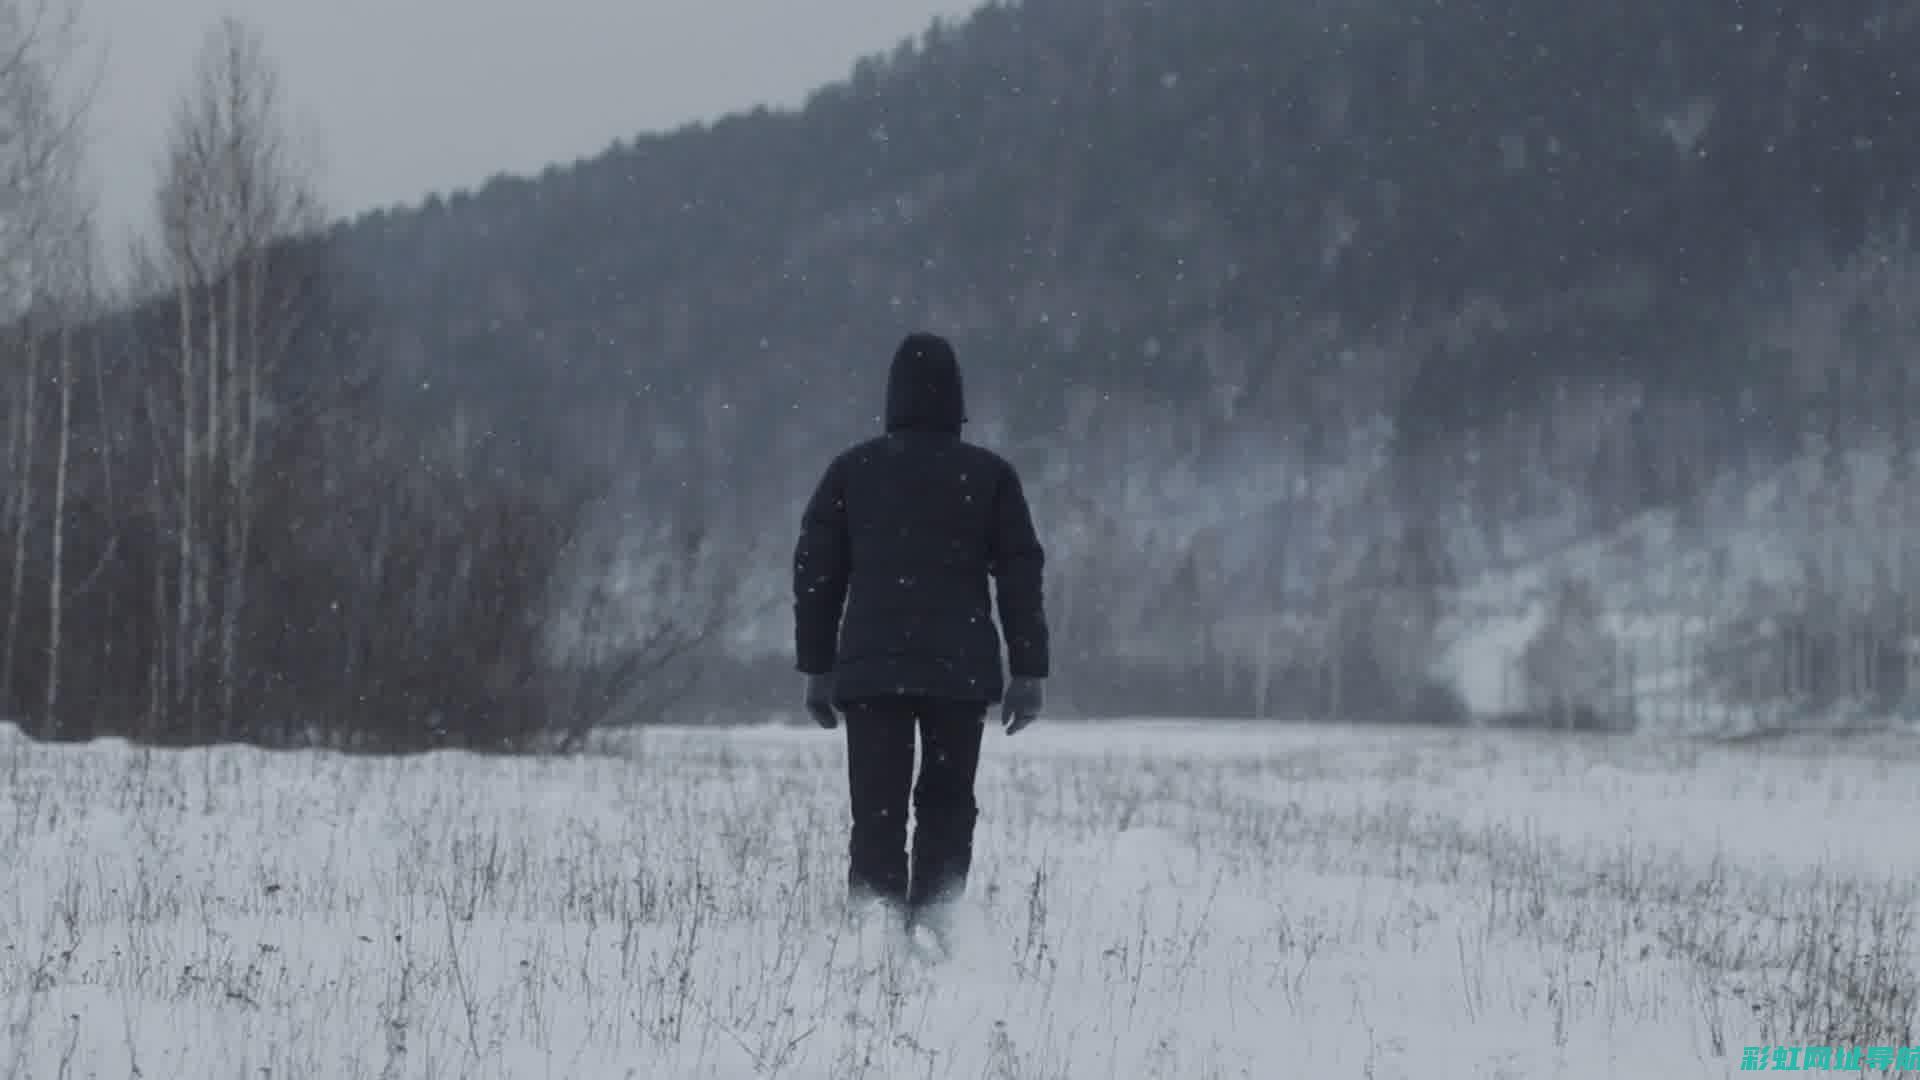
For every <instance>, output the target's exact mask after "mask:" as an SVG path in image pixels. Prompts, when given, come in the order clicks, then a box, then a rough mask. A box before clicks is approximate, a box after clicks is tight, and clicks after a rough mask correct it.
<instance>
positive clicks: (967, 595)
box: [793, 334, 1048, 703]
mask: <svg viewBox="0 0 1920 1080" xmlns="http://www.w3.org/2000/svg"><path fill="white" fill-rule="evenodd" d="M965 422H966V395H965V392H964V390H963V388H962V384H961V379H960V365H959V362H958V360H957V359H956V358H955V356H954V353H953V348H952V347H951V346H950V345H948V344H947V342H945V341H944V340H942V339H941V338H939V337H936V336H934V335H931V334H915V335H912V336H911V337H908V338H907V339H906V341H904V342H902V343H901V346H900V348H899V350H898V351H897V352H896V353H895V354H894V357H893V365H892V368H891V369H890V370H889V372H888V374H887V413H886V434H884V435H881V436H878V437H876V438H873V439H869V440H867V441H866V442H863V443H860V444H859V445H857V446H854V447H853V448H851V449H849V450H847V451H846V452H844V453H842V454H841V455H840V456H839V457H837V458H835V459H834V460H833V462H832V464H830V465H828V466H827V471H826V474H825V475H824V476H823V477H821V479H820V484H819V486H818V487H817V488H816V489H815V490H814V493H813V496H812V498H810V499H809V500H808V501H807V507H806V511H805V513H804V514H803V515H802V518H801V524H800V540H799V543H798V544H797V545H796V546H795V548H794V553H793V622H794V646H795V652H796V654H797V660H798V664H797V666H798V667H799V669H800V670H801V671H802V672H804V673H806V674H808V675H821V674H827V673H833V674H834V675H835V686H834V690H835V693H834V696H835V698H836V699H837V700H838V701H840V702H843V703H844V702H849V701H860V700H870V699H873V698H878V697H888V696H892V695H901V694H907V695H925V696H929V697H936V698H944V699H948V700H955V701H977V702H982V703H991V702H996V701H999V700H1000V698H1001V695H1002V693H1003V692H1004V689H1005V685H1004V682H1003V680H1002V673H1001V666H1000V637H1001V634H1000V633H996V632H995V628H994V624H993V608H994V601H997V605H998V608H999V616H1000V631H1001V632H1002V633H1004V635H1005V637H1006V646H1007V667H1008V669H1009V672H1010V673H1011V674H1012V675H1015V676H1031V677H1034V678H1045V677H1046V676H1047V673H1048V654H1047V622H1046V615H1045V611H1044V608H1043V605H1042V599H1041V579H1042V570H1043V568H1044V565H1045V561H1046V557H1045V554H1044V552H1043V551H1042V549H1041V546H1040V540H1039V538H1038V537H1037V536H1036V535H1035V533H1034V527H1033V517H1032V514H1031V513H1030V511H1029V509H1028V506H1027V498H1026V494H1025V492H1024V490H1023V489H1022V487H1021V484H1020V476H1019V474H1018V473H1017V472H1015V471H1014V468H1013V466H1012V465H1011V464H1009V463H1008V462H1007V461H1006V460H1005V459H1004V458H1002V457H1000V455H998V454H996V453H994V452H993V451H991V450H987V449H984V448H982V447H979V446H975V445H973V444H971V443H968V442H966V441H964V440H962V439H961V438H960V427H961V425H962V424H964V423H965ZM989 579H991V580H992V581H993V583H994V590H993V592H994V598H993V601H990V600H989V598H988V589H987V585H988V581H989Z"/></svg>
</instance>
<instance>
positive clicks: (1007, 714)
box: [1000, 675, 1046, 735]
mask: <svg viewBox="0 0 1920 1080" xmlns="http://www.w3.org/2000/svg"><path fill="white" fill-rule="evenodd" d="M1045 699H1046V695H1045V694H1044V693H1043V692H1042V691H1041V689H1040V680H1039V679H1035V678H1031V677H1029V676H1026V675H1016V676H1014V677H1013V678H1012V679H1010V680H1008V681H1007V692H1006V694H1005V695H1003V696H1002V697H1001V700H1000V726H1001V727H1003V728H1005V729H1006V731H1007V734H1009V735H1014V734H1018V733H1019V732H1020V730H1021V729H1022V728H1025V727H1026V726H1027V725H1028V724H1031V723H1033V722H1034V721H1035V720H1037V719H1039V717H1040V707H1041V705H1042V704H1044V703H1045Z"/></svg>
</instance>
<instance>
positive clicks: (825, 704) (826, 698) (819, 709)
mask: <svg viewBox="0 0 1920 1080" xmlns="http://www.w3.org/2000/svg"><path fill="white" fill-rule="evenodd" d="M807 712H808V713H809V714H810V715H811V716H812V717H813V722H814V723H816V724H819V725H820V726H821V727H823V728H826V729H827V730H828V731H832V730H833V729H834V728H837V727H839V726H840V714H839V713H836V712H835V711H834V709H833V676H832V675H830V674H829V675H809V676H807Z"/></svg>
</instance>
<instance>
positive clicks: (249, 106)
mask: <svg viewBox="0 0 1920 1080" xmlns="http://www.w3.org/2000/svg"><path fill="white" fill-rule="evenodd" d="M283 109H284V102H283V100H282V97H281V90H280V82H279V75H278V72H277V70H276V68H275V66H274V64H273V62H272V60H271V58H270V57H269V56H268V54H267V51H266V47H265V44H264V42H263V40H262V38H261V36H260V35H259V33H258V32H257V31H256V30H255V29H254V28H252V27H251V26H249V25H248V24H247V23H245V22H243V21H241V20H239V19H237V18H234V17H227V18H224V19H222V20H220V21H219V22H218V23H216V24H215V25H214V27H213V29H212V30H211V31H210V32H209V34H208V36H207V38H206V41H205V43H204V45H203V46H202V48H201V53H200V57H199V62H198V65H197V67H196V69H195V74H194V78H193V81H192V83H191V84H190V85H189V87H188V88H187V91H186V92H185V94H184V95H183V96H182V97H181V99H180V101H179V104H178V106H177V108H176V111H175V114H174V120H173V127H172V132H171V137H170V140H169V142H168V144H167V148H166V151H165V156H164V159H163V162H162V164H161V169H160V177H159V186H158V190H157V192H156V201H155V208H156V211H157V219H158V226H159V232H158V243H159V249H158V253H157V256H156V257H155V259H154V261H153V263H152V264H151V266H150V270H157V271H158V273H159V274H160V275H161V277H162V280H164V281H165V282H166V283H167V285H168V286H169V287H170V289H171V292H172V295H173V297H174V300H173V303H174V307H175V311H176V334H177V340H176V341H175V342H174V344H173V349H172V363H173V372H172V378H171V380H170V382H171V385H170V386H169V387H167V390H168V393H167V394H166V397H165V401H164V403H163V404H162V405H161V407H160V409H159V410H157V411H159V412H160V413H161V414H162V415H163V416H164V418H165V420H164V423H165V424H166V425H167V428H168V430H170V432H171V437H172V438H171V441H172V444H173V447H172V453H171V455H170V456H171V457H172V458H173V460H171V461H169V462H167V469H168V472H169V473H170V474H171V475H170V477H169V481H170V483H169V484H168V486H167V490H166V492H165V495H164V496H163V497H164V498H165V500H166V502H167V503H168V504H170V509H171V514H170V515H169V517H170V520H171V522H172V528H173V540H174V551H175V556H174V559H173V566H172V568H171V571H172V572H171V574H170V575H168V581H167V582H166V584H165V586H164V587H163V589H162V594H161V600H162V602H163V603H164V604H165V605H166V607H167V608H168V612H167V614H169V615H170V616H171V621H170V625H171V639H170V640H169V641H168V642H167V644H166V646H165V648H164V649H163V650H162V651H161V657H162V658H161V660H160V661H159V662H158V663H157V664H156V671H155V678H156V681H157V682H158V683H159V684H160V685H161V686H162V687H163V688H164V689H163V691H162V693H161V698H162V699H163V700H164V701H166V702H167V703H168V704H169V706H170V707H171V708H173V709H176V710H179V715H182V716H187V717H194V718H198V717H202V716H204V715H206V714H207V712H208V710H209V708H210V707H217V708H218V710H219V714H220V715H221V716H222V717H223V718H230V713H231V711H232V708H233V704H234V688H235V682H236V680H235V674H236V659H237V649H238V646H239V641H238V637H239V628H240V625H241V620H242V616H243V613H244V611H245V609H246V606H247V604H248V603H249V602H250V599H251V598H250V597H249V596H248V595H247V590H246V582H247V576H248V575H247V572H246V571H247V566H248V562H249V545H250V543H251V541H252V538H253V533H252V524H253V522H254V521H255V514H254V513H253V510H254V504H255V502H256V500H257V494H258V489H259V481H260V478H261V474H260V470H259V466H260V461H261V447H262V437H263V433H264V431H265V428H266V426H267V425H270V424H271V423H272V420H273V399H272V394H273V390H274V387H275V385H276V381H277V376H278V374H279V372H280V370H281V365H282V361H283V360H284V357H285V353H286V351H287V348H288V344H289V342H290V341H291V340H292V338H293V336H294V334H295V333H297V331H298V329H299V326H300V307H301V305H302V303H303V301H304V300H305V299H306V298H305V296H304V295H303V291H302V284H303V281H304V276H303V275H302V274H301V273H299V272H295V271H290V270H288V269H287V268H286V267H285V266H283V255H284V252H285V243H284V242H285V241H287V240H288V239H289V238H292V237H296V236H299V235H302V234H305V233H308V232H310V231H312V230H315V229H317V228H318V227H319V226H320V225H321V224H322V222H323V217H322V215H321V210H320V207H319V204H318V201H317V199H316V197H315V194H314V192H313V190H312V188H311V185H310V182H309V176H310V175H311V172H310V170H309V169H308V168H307V167H305V163H304V162H303V161H302V160H301V159H300V158H299V157H298V156H297V155H296V154H295V152H294V148H293V146H292V143H291V141H290V138H289V135H288V131H289V125H288V123H287V118H286V117H285V116H284V114H283ZM210 687H217V688H218V694H219V696H218V698H217V699H210V698H209V696H208V688H210ZM228 733H229V734H230V732H228Z"/></svg>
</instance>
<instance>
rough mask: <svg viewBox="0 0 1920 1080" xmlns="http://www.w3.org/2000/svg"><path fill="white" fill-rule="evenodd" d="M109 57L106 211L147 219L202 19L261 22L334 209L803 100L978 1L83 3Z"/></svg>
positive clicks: (100, 130)
mask: <svg viewBox="0 0 1920 1080" xmlns="http://www.w3.org/2000/svg"><path fill="white" fill-rule="evenodd" d="M79 2H80V3H81V5H82V11H83V14H84V17H85V19H86V23H87V26H88V27H89V39H90V44H91V45H92V46H93V47H94V48H95V49H96V50H97V49H99V48H102V47H104V49H105V50H106V51H105V54H104V56H105V61H106V63H105V72H104V85H102V86H101V87H100V89H99V91H98V96H97V98H96V99H95V106H94V113H93V116H92V123H91V135H92V164H93V168H94V171H95V172H96V173H97V174H98V179H99V187H100V191H101V198H102V202H103V206H102V210H103V211H104V212H105V214H106V217H107V219H108V220H109V221H110V222H114V223H118V224H120V225H126V224H129V223H132V222H134V221H137V220H140V219H141V218H142V217H143V216H144V215H145V213H146V211H147V207H148V203H147V200H148V198H149V197H150V196H149V192H150V191H151V188H152V178H153V163H154V161H155V159H156V158H157V156H158V153H159V146H160V141H161V138H162V136H163V134H164V132H165V129H166V124H167V120H168V115H169V111H170V108H171V103H172V100H173V98H174V96H175V95H177V93H178V92H179V89H180V87H181V85H182V84H183V83H184V82H185V80H186V79H187V76H188V75H189V73H190V71H191V68H192V64H193V58H194V54H195V51H196V50H197V48H198V46H199V44H200V41H201V38H202V35H203V34H204V33H205V31H206V28H207V26H208V25H209V24H210V23H211V22H212V21H213V20H214V19H216V18H218V17H219V16H220V15H221V14H222V13H223V12H226V11H232V12H235V13H237V14H240V15H242V16H244V17H246V18H248V19H250V20H251V21H252V22H253V23H254V24H255V25H257V26H259V27H260V28H261V29H262V31H263V32H264V33H265V36H266V41H267V45H268V48H269V49H270V50H271V51H272V53H273V55H274V56H275V58H276V59H277V60H278V61H279V62H280V67H281V72H282V77H283V80H284V82H285V90H286V94H287V97H288V99H289V101H290V103H291V104H292V105H293V106H295V107H296V108H297V109H298V111H299V113H300V119H301V122H302V123H303V124H304V126H305V127H306V128H307V129H308V131H309V132H310V133H311V134H312V135H314V136H316V137H317V143H318V146H319V150H320V155H321V160H322V164H323V166H324V172H323V173H322V176H321V181H322V183H321V187H322V193H323V194H324V196H325V197H326V199H327V202H328V205H329V206H330V207H331V208H332V209H335V210H336V211H339V212H342V213H351V212H354V211H358V210H361V209H365V208H368V207H371V206H376V205H389V204H394V203H404V202H412V201H415V200H417V199H419V198H421V197H423V196H424V195H425V194H426V193H427V192H429V191H444V190H447V189H450V188H455V187H467V186H475V185H477V184H479V183H480V182H482V181H484V180H485V179H486V178H487V177H488V176H490V175H491V174H493V173H495V172H501V171H506V172H527V171H537V170H538V169H539V168H541V167H543V166H544V165H546V164H547V163H549V162H552V161H556V160H559V161H571V160H573V159H574V158H577V157H583V156H590V155H592V154H596V153H598V152H599V151H601V150H603V149H605V148H606V145H607V144H608V143H609V142H611V141H612V140H613V139H615V138H618V137H622V136H630V135H633V134H636V133H639V132H642V131H651V130H658V129H661V128H666V127H671V126H674V125H676V124H678V123H680V122H683V121H686V120H692V119H707V118H712V117H715V116H718V115H720V114H722V113H725V112H729V111H732V110H734V109H738V108H745V107H750V106H752V105H754V104H756V103H761V102H765V103H768V104H789V103H798V101H799V100H800V99H801V98H802V97H804V95H805V93H806V92H807V91H808V90H809V89H811V88H813V87H815V86H817V85H820V84H822V83H825V82H830V81H833V80H836V79H839V78H841V77H842V76H844V75H845V74H846V73H847V72H848V70H849V69H850V68H851V66H852V63H853V61H854V59H855V58H856V57H858V56H860V55H862V54H864V53H868V52H872V51H875V50H879V49H885V48H889V47H891V46H892V45H893V44H894V43H895V42H897V41H899V40H900V39H901V38H902V37H905V36H907V35H909V34H913V33H916V32H918V31H919V30H921V29H923V28H925V26H926V25H927V23H928V22H929V20H931V19H932V18H933V16H934V15H936V14H946V15H950V16H957V15H964V14H965V13H966V12H967V11H969V10H970V9H972V8H974V7H975V6H977V3H978V0H816V2H812V3H808V2H803V0H227V2H221V0H79Z"/></svg>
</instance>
